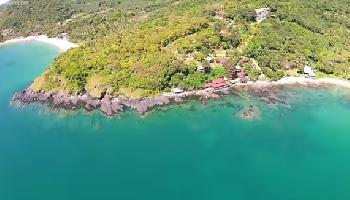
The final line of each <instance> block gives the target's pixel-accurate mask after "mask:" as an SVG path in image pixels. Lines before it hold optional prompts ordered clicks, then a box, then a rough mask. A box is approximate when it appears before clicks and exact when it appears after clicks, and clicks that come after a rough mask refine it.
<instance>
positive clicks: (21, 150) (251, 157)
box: [0, 43, 350, 200]
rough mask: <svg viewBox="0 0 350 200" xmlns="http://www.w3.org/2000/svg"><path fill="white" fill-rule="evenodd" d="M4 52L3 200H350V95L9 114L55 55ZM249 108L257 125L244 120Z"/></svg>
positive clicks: (38, 49)
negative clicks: (115, 111) (17, 95)
mask: <svg viewBox="0 0 350 200" xmlns="http://www.w3.org/2000/svg"><path fill="white" fill-rule="evenodd" d="M57 55H58V52H57V50H56V49H54V48H52V47H49V46H45V45H43V44H40V43H26V44H16V45H12V46H9V47H1V48H0V80H1V83H0V113H1V114H0V199H1V200H22V199H23V200H47V199H50V200H51V199H57V200H61V199H65V200H79V199H84V200H89V199H91V200H92V199H137V200H139V199H152V200H157V199H162V200H164V199H174V200H175V199H179V200H180V199H181V200H184V199H191V200H194V199H200V200H209V199H210V200H211V199H215V200H217V199H220V200H224V199H230V200H232V199H244V200H249V199H252V200H257V199H266V200H274V199H276V200H277V199H278V200H280V199H284V200H285V199H286V200H288V199H293V200H294V199H305V200H306V199H307V200H309V199H319V200H320V199H327V200H328V199H337V200H343V199H344V200H348V199H350V172H349V169H350V153H349V152H350V123H349V122H350V98H349V97H350V92H349V91H347V90H345V89H341V88H336V87H334V88H329V89H320V88H293V87H290V88H285V89H284V90H282V91H279V92H278V95H279V96H283V97H284V98H285V99H286V101H287V102H288V104H289V105H268V104H266V103H264V102H262V101H260V100H259V98H256V97H254V96H251V95H249V94H244V95H243V94H242V95H235V96H228V97H226V98H225V99H223V100H222V101H209V102H206V103H200V102H195V101H192V102H189V103H188V104H185V105H180V106H175V105H174V106H168V107H163V108H159V109H158V110H156V111H153V112H152V113H150V114H149V115H147V116H146V117H140V116H138V115H137V114H135V113H133V112H132V111H129V112H127V113H125V114H122V115H120V116H117V117H113V118H107V117H104V116H103V115H101V114H100V113H99V112H93V113H86V112H85V111H79V112H70V111H63V110H56V111H52V110H50V109H48V108H47V107H45V106H42V105H33V106H29V107H25V108H16V107H12V106H10V104H9V101H10V99H11V96H12V95H13V93H14V92H15V91H18V90H21V89H23V88H25V87H26V86H27V85H28V84H29V83H30V81H31V80H32V79H33V78H34V77H36V76H37V75H39V74H40V73H41V72H42V71H43V70H44V68H45V66H47V65H48V64H49V63H50V62H51V61H52V60H53V59H54V58H55V57H56V56H57ZM248 105H254V106H257V107H258V108H259V109H260V111H261V116H260V117H259V118H258V119H256V120H253V121H247V120H243V119H241V118H240V117H239V114H238V113H239V112H240V110H241V109H243V108H244V107H245V106H248Z"/></svg>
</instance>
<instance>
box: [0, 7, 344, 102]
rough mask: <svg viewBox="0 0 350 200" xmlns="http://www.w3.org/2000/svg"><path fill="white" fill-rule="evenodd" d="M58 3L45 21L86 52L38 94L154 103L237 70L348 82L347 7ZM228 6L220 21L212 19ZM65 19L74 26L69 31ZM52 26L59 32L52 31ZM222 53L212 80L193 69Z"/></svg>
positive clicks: (51, 73)
mask: <svg viewBox="0 0 350 200" xmlns="http://www.w3.org/2000/svg"><path fill="white" fill-rule="evenodd" d="M35 2H37V3H38V4H40V5H46V4H45V3H43V1H35ZM40 2H41V3H40ZM51 2H52V5H58V4H55V3H54V2H55V1H51ZM57 2H61V3H59V6H58V8H59V9H57V8H56V9H55V12H56V13H55V12H54V13H55V14H53V16H51V17H50V16H48V17H47V18H45V19H46V20H47V21H40V20H39V22H42V23H43V25H44V26H45V27H47V30H48V31H53V30H55V29H58V30H62V29H61V28H62V27H63V28H66V30H67V31H68V32H69V33H70V35H71V37H72V38H73V39H75V40H77V41H84V44H82V45H81V46H80V47H79V48H76V49H72V50H70V51H68V52H67V53H64V54H63V55H61V56H60V57H59V58H58V59H56V60H55V61H54V63H53V64H52V65H51V66H50V67H49V68H48V69H47V70H46V72H45V73H44V74H43V75H42V76H41V77H39V78H38V79H36V80H35V82H34V87H35V89H37V90H45V91H61V92H65V93H79V92H88V93H89V94H91V95H93V96H96V97H100V96H101V95H103V94H110V95H114V96H116V95H120V94H124V95H127V96H145V95H154V94H158V93H160V92H164V91H170V89H171V88H173V87H181V88H183V89H188V90H189V89H197V88H201V87H203V85H204V84H205V83H207V82H209V81H211V80H213V79H215V78H217V77H221V76H226V74H227V73H228V71H230V70H231V69H232V67H233V66H235V65H236V64H239V65H241V66H242V67H243V68H244V70H245V72H246V73H247V74H248V75H249V77H250V78H251V79H252V80H257V79H262V78H263V79H272V80H277V79H280V78H281V77H283V76H285V75H287V74H295V73H296V71H298V70H299V71H300V69H302V67H303V66H304V64H305V63H306V62H308V63H310V64H311V65H312V66H314V67H315V68H316V69H317V72H318V74H319V76H337V77H341V78H345V79H350V37H349V36H350V2H349V1H348V0H335V1H326V0H319V1H308V0H287V1H279V0H227V1H225V0H220V1H214V0H179V1H170V0H169V1H168V2H166V3H164V2H165V1H146V0H144V1H142V0H138V1H132V2H133V3H129V4H128V2H131V1H125V2H124V1H119V2H116V1H94V2H98V3H97V5H98V6H97V7H94V8H91V10H90V11H87V10H85V9H87V8H86V7H85V6H81V5H78V4H79V2H80V1H74V2H75V3H69V1H68V0H66V1H57ZM85 2H86V3H85V4H89V3H88V2H87V1H85ZM146 2H147V3H146ZM90 3H91V2H90ZM80 4H81V3H80ZM131 4H132V5H134V6H133V7H130V5H131ZM124 6H126V7H128V8H129V9H128V10H125V9H121V8H125V7H124ZM51 7H52V6H51ZM261 7H270V8H271V9H272V12H271V13H270V14H269V17H268V18H267V19H266V20H264V21H263V22H262V23H256V22H255V15H256V14H255V11H254V9H255V8H261ZM77 8H81V10H78V9H77ZM223 8H224V11H225V15H224V18H220V17H218V16H216V13H217V12H218V11H220V10H221V9H223ZM19 10H20V9H19ZM8 12H10V11H5V12H3V13H5V14H1V13H0V15H3V16H7V17H6V19H5V18H4V20H0V28H4V27H8V25H9V26H10V27H13V26H14V24H13V23H14V22H15V21H16V20H13V18H14V17H11V15H8V14H6V13H8ZM12 12H13V11H12ZM18 12H20V11H18ZM56 15H57V16H56ZM44 16H45V15H44ZM41 17H43V16H41ZM33 18H34V19H36V18H35V17H33ZM67 19H72V20H71V21H69V22H65V23H63V22H64V21H67ZM24 22H25V23H24ZM24 22H23V23H22V24H21V25H22V26H23V27H21V26H19V27H16V28H17V29H18V30H19V31H22V30H31V28H30V27H32V25H30V24H37V21H36V20H26V21H24ZM51 22H55V23H57V22H60V23H61V24H60V26H57V25H56V26H52V27H53V28H51V27H50V24H51ZM23 24H25V25H23ZM28 24H29V25H28ZM28 27H29V28H28ZM222 52H224V54H226V56H223V57H228V58H229V59H228V60H226V61H225V63H223V64H217V63H214V64H210V65H211V67H212V68H211V69H212V70H211V71H210V73H202V72H200V71H198V70H197V67H198V66H199V65H203V66H206V65H209V63H208V62H207V61H206V60H205V58H206V57H207V56H213V57H216V58H218V59H219V58H220V56H222V55H221V54H222ZM262 74H263V75H264V76H262Z"/></svg>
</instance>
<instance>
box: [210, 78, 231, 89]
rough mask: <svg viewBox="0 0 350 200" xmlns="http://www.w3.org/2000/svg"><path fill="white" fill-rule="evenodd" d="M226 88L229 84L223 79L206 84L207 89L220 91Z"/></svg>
mask: <svg viewBox="0 0 350 200" xmlns="http://www.w3.org/2000/svg"><path fill="white" fill-rule="evenodd" d="M226 86H227V83H226V81H225V80H224V79H223V78H219V79H216V80H213V81H212V82H211V83H207V84H205V87H206V88H214V89H219V88H222V87H226Z"/></svg>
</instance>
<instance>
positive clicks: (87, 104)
mask: <svg viewBox="0 0 350 200" xmlns="http://www.w3.org/2000/svg"><path fill="white" fill-rule="evenodd" d="M243 88H244V87H240V89H243ZM246 88H247V89H248V90H249V91H251V92H252V93H254V94H255V95H258V96H260V97H261V99H262V100H263V101H265V102H267V103H271V104H275V103H280V102H282V100H280V99H279V98H278V97H276V96H275V95H274V94H273V93H271V92H267V91H268V90H266V89H267V88H266V87H254V88H252V86H251V85H246ZM236 89H237V87H227V88H222V89H219V90H214V89H205V90H197V91H189V92H184V93H181V94H172V93H167V94H163V95H161V96H157V97H147V98H127V97H123V96H120V97H110V96H107V95H106V96H104V97H103V98H100V99H98V98H93V97H91V96H89V95H88V94H81V95H76V94H73V95H66V94H62V93H55V92H35V91H34V90H33V89H32V87H31V86H30V87H28V88H27V89H26V90H24V91H22V92H18V93H16V94H15V95H14V96H13V98H12V105H15V106H23V105H27V104H31V103H36V102H39V103H43V104H47V105H49V106H50V107H52V108H63V109H68V110H76V109H85V110H87V111H93V110H100V111H101V112H102V113H103V114H105V115H107V116H113V115H117V114H120V113H122V112H124V111H125V110H127V109H132V110H135V111H136V112H138V113H139V114H141V115H144V114H146V113H147V112H149V111H150V110H152V109H154V108H156V107H160V106H165V105H170V104H180V103H184V102H186V101H188V100H191V99H198V100H207V99H220V98H221V97H222V96H223V95H229V94H233V93H236V92H237V90H236Z"/></svg>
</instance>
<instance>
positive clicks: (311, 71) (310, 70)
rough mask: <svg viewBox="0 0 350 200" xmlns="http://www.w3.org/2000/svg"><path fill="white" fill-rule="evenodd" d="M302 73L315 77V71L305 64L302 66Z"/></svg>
mask: <svg viewBox="0 0 350 200" xmlns="http://www.w3.org/2000/svg"><path fill="white" fill-rule="evenodd" d="M304 75H305V77H306V78H316V71H315V70H314V69H312V67H310V66H309V65H307V64H306V65H305V66H304Z"/></svg>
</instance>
